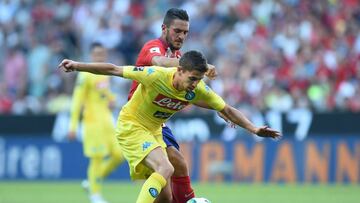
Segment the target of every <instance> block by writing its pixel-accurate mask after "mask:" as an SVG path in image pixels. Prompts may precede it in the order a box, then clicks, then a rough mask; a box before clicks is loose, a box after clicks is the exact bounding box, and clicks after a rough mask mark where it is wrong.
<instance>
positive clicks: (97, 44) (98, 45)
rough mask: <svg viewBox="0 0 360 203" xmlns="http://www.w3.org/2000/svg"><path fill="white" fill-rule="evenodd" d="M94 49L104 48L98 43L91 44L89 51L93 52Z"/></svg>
mask: <svg viewBox="0 0 360 203" xmlns="http://www.w3.org/2000/svg"><path fill="white" fill-rule="evenodd" d="M95 47H101V48H104V46H103V45H102V44H101V43H100V42H93V43H91V45H90V50H93V49H94V48H95Z"/></svg>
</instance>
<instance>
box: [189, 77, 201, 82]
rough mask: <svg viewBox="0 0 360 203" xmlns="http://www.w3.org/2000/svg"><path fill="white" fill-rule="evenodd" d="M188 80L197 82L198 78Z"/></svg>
mask: <svg viewBox="0 0 360 203" xmlns="http://www.w3.org/2000/svg"><path fill="white" fill-rule="evenodd" d="M189 80H190V81H197V80H199V78H196V77H189Z"/></svg>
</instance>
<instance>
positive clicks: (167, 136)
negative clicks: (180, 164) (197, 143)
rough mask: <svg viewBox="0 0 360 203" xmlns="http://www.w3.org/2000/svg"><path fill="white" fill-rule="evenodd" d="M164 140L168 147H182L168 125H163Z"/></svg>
mask: <svg viewBox="0 0 360 203" xmlns="http://www.w3.org/2000/svg"><path fill="white" fill-rule="evenodd" d="M162 134H163V140H164V142H165V144H166V147H171V146H174V147H175V148H176V149H177V150H179V149H180V146H179V144H178V143H177V141H176V139H175V136H174V135H173V134H172V132H171V130H170V128H169V127H167V126H163V127H162Z"/></svg>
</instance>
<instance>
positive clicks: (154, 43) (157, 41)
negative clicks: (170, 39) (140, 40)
mask: <svg viewBox="0 0 360 203" xmlns="http://www.w3.org/2000/svg"><path fill="white" fill-rule="evenodd" d="M145 46H159V47H162V46H163V43H162V42H161V40H160V39H152V40H149V41H147V42H145V44H144V47H145Z"/></svg>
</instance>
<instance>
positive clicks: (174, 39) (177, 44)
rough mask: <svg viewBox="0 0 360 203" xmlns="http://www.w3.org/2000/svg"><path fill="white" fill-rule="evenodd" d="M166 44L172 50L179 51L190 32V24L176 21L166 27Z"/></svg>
mask: <svg viewBox="0 0 360 203" xmlns="http://www.w3.org/2000/svg"><path fill="white" fill-rule="evenodd" d="M164 27H165V29H164V31H165V37H166V42H167V43H168V44H169V46H170V49H171V50H179V49H180V48H181V47H182V45H183V43H184V40H185V39H186V36H187V35H188V32H189V22H187V21H183V20H179V19H175V20H173V22H172V23H171V25H170V26H169V27H167V26H166V25H165V26H164Z"/></svg>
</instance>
